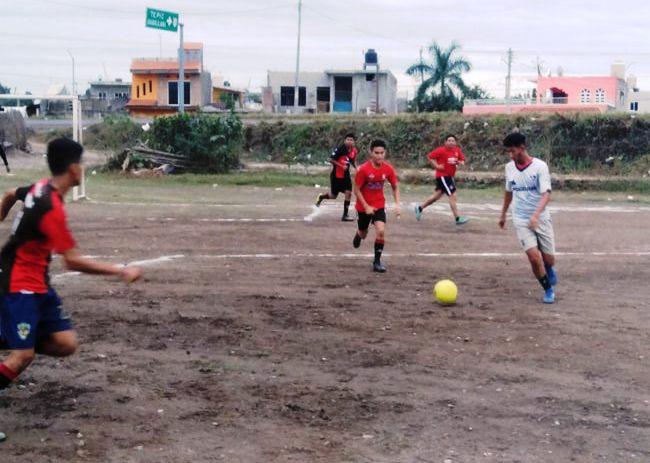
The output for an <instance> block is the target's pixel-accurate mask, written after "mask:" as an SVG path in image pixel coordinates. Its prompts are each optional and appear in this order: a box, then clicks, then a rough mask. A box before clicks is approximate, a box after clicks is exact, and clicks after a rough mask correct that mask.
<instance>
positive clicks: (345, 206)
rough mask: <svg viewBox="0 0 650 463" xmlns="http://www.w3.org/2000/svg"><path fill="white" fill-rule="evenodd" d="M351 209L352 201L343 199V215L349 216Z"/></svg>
mask: <svg viewBox="0 0 650 463" xmlns="http://www.w3.org/2000/svg"><path fill="white" fill-rule="evenodd" d="M349 210H350V201H347V200H345V201H343V217H347V216H348V211H349Z"/></svg>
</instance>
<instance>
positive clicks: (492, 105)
mask: <svg viewBox="0 0 650 463" xmlns="http://www.w3.org/2000/svg"><path fill="white" fill-rule="evenodd" d="M627 98H628V85H627V82H626V81H625V65H623V64H620V63H615V64H613V65H612V67H611V73H610V75H609V76H555V77H544V76H540V77H538V78H537V90H536V97H535V98H530V99H528V98H512V99H510V100H509V101H506V100H505V99H502V100H496V99H489V100H465V105H464V106H463V113H464V114H507V113H539V112H585V113H605V112H608V111H626V110H627V108H628V102H627Z"/></svg>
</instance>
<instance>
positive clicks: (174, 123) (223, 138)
mask: <svg viewBox="0 0 650 463" xmlns="http://www.w3.org/2000/svg"><path fill="white" fill-rule="evenodd" d="M146 139H147V142H148V145H149V147H151V148H154V149H158V150H161V151H169V152H171V153H175V154H180V155H182V156H184V157H185V158H187V161H188V169H187V170H188V171H189V172H195V173H217V174H221V173H227V172H228V171H229V170H230V169H231V168H235V167H238V165H239V152H240V151H241V142H242V123H241V120H240V119H239V117H238V116H237V115H236V114H234V113H230V114H228V115H219V116H215V115H206V114H187V113H185V114H177V115H173V116H166V117H158V118H156V119H155V120H154V122H153V123H152V124H151V128H150V130H149V131H148V132H146Z"/></svg>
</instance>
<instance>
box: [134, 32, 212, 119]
mask: <svg viewBox="0 0 650 463" xmlns="http://www.w3.org/2000/svg"><path fill="white" fill-rule="evenodd" d="M183 49H184V54H185V56H184V70H185V82H184V91H185V93H184V95H185V97H184V103H185V110H186V111H188V112H192V111H197V110H198V109H200V108H202V107H204V106H207V105H209V104H210V103H211V101H212V78H211V76H210V72H209V71H206V70H205V69H204V68H203V44H202V43H198V42H187V43H185V44H184V47H183ZM178 74H179V71H178V59H177V58H134V59H133V60H132V62H131V75H132V86H131V99H130V100H129V102H128V103H127V105H126V108H127V109H128V111H129V113H130V114H131V115H132V116H135V117H154V116H161V115H165V114H173V113H176V112H177V111H178Z"/></svg>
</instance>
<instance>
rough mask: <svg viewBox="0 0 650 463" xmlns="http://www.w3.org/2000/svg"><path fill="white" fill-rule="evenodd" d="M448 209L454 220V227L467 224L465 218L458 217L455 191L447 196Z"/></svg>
mask: <svg viewBox="0 0 650 463" xmlns="http://www.w3.org/2000/svg"><path fill="white" fill-rule="evenodd" d="M449 207H450V208H451V213H452V214H454V218H455V219H456V225H463V224H465V223H467V221H468V219H467V217H462V216H460V215H458V195H457V194H456V192H455V191H454V192H453V193H452V194H451V195H449Z"/></svg>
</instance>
